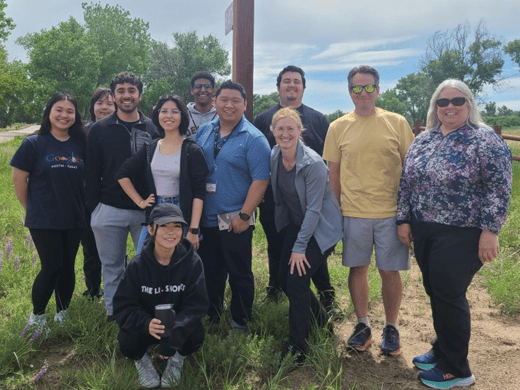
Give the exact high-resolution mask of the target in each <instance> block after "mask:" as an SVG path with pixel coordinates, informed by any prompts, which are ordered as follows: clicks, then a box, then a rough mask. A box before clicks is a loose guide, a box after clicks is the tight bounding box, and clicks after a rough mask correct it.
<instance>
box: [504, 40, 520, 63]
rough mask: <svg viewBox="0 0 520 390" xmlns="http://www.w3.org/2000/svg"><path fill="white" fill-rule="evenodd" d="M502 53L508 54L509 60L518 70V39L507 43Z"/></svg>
mask: <svg viewBox="0 0 520 390" xmlns="http://www.w3.org/2000/svg"><path fill="white" fill-rule="evenodd" d="M504 51H505V52H506V53H507V54H509V56H510V57H511V59H512V60H513V61H514V62H516V64H517V65H518V67H519V70H520V39H515V40H514V41H511V42H509V43H508V44H507V45H506V46H505V47H504Z"/></svg>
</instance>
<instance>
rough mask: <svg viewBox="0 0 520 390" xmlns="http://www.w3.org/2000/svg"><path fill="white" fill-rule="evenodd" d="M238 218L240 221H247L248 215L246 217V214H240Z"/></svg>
mask: <svg viewBox="0 0 520 390" xmlns="http://www.w3.org/2000/svg"><path fill="white" fill-rule="evenodd" d="M238 215H239V216H240V219H241V220H243V221H249V218H250V217H249V215H247V214H246V213H240V214H238Z"/></svg>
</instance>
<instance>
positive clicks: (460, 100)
mask: <svg viewBox="0 0 520 390" xmlns="http://www.w3.org/2000/svg"><path fill="white" fill-rule="evenodd" d="M450 103H451V104H453V105H454V106H455V107H460V106H462V105H463V104H464V103H466V98H465V97H456V98H453V99H446V98H443V99H437V107H448V106H449V105H450Z"/></svg>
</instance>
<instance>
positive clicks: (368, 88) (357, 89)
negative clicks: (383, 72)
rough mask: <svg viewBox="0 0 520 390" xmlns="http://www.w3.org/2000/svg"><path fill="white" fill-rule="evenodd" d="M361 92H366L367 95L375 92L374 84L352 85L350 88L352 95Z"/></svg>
mask: <svg viewBox="0 0 520 390" xmlns="http://www.w3.org/2000/svg"><path fill="white" fill-rule="evenodd" d="M363 90H365V91H367V93H372V92H374V91H375V90H376V85H375V84H368V85H354V86H353V87H352V92H354V93H356V94H357V93H361V92H362V91H363Z"/></svg>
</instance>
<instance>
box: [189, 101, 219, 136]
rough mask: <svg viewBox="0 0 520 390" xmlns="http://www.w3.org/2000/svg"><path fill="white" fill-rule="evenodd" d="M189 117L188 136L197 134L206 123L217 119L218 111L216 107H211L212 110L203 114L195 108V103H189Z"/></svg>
mask: <svg viewBox="0 0 520 390" xmlns="http://www.w3.org/2000/svg"><path fill="white" fill-rule="evenodd" d="M188 116H189V117H190V125H189V126H188V135H192V134H195V133H196V132H197V129H198V128H199V127H200V126H202V125H203V124H204V123H206V122H210V121H212V120H213V119H217V118H218V115H217V110H216V109H215V107H211V110H209V111H208V112H206V113H205V114H202V113H201V112H199V111H198V110H197V109H196V108H195V103H194V102H191V103H188Z"/></svg>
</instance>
